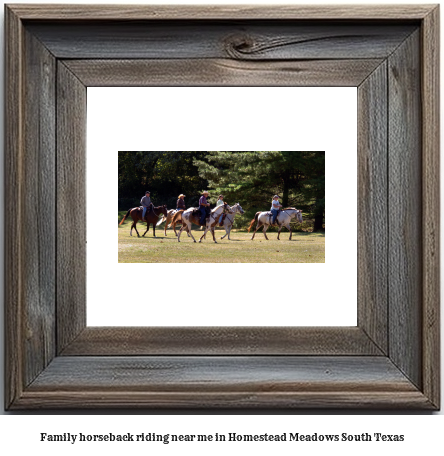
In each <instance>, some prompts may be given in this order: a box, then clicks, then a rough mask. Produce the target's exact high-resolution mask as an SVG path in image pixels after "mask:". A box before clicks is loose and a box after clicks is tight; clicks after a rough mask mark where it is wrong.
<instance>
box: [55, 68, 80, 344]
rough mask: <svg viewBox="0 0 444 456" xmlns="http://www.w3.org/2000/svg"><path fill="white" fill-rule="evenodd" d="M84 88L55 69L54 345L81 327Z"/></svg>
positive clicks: (67, 340) (66, 340)
mask: <svg viewBox="0 0 444 456" xmlns="http://www.w3.org/2000/svg"><path fill="white" fill-rule="evenodd" d="M85 259H86V87H85V86H84V85H83V84H82V83H81V82H80V81H79V80H78V79H77V78H76V77H75V75H74V74H73V73H71V72H70V71H69V70H68V69H67V68H66V67H65V66H64V65H63V63H60V62H59V63H58V68H57V330H58V331H57V349H58V352H60V351H62V350H63V348H64V347H65V346H66V345H68V344H69V343H70V342H71V341H72V340H73V339H74V338H75V337H77V335H78V334H79V333H80V331H81V330H83V328H84V327H85V326H86V261H85Z"/></svg>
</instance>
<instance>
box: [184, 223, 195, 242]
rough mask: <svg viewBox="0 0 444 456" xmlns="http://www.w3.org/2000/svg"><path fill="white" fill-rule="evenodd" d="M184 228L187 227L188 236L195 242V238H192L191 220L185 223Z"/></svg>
mask: <svg viewBox="0 0 444 456" xmlns="http://www.w3.org/2000/svg"><path fill="white" fill-rule="evenodd" d="M186 228H187V231H188V233H190V236H191V238H192V239H193V241H194V242H196V239H194V236H193V233H192V232H191V222H190V223H189V224H188V223H187V226H186Z"/></svg>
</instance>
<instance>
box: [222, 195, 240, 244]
mask: <svg viewBox="0 0 444 456" xmlns="http://www.w3.org/2000/svg"><path fill="white" fill-rule="evenodd" d="M243 213H244V210H243V209H242V206H241V205H240V204H239V203H236V204H234V205H233V206H231V210H230V211H229V212H228V213H227V214H226V216H225V218H224V220H223V222H222V226H223V227H224V228H225V234H224V235H223V236H222V237H221V239H223V238H224V237H226V236H227V235H228V239H229V240H230V241H231V239H230V232H231V228H233V223H234V217H235V216H236V214H241V215H242V214H243Z"/></svg>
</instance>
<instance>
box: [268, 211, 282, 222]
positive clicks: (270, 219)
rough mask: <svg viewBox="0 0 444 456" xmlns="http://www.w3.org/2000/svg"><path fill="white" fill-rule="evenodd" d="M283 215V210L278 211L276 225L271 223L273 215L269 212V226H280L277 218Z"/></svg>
mask: <svg viewBox="0 0 444 456" xmlns="http://www.w3.org/2000/svg"><path fill="white" fill-rule="evenodd" d="M280 213H281V210H279V211H278V213H277V216H276V222H275V223H271V222H272V221H273V214H272V213H271V211H268V212H267V215H268V221H269V225H270V226H279V223H277V218H278V217H279V214H280Z"/></svg>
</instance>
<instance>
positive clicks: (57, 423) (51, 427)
mask: <svg viewBox="0 0 444 456" xmlns="http://www.w3.org/2000/svg"><path fill="white" fill-rule="evenodd" d="M24 3H36V2H31V1H25V2H24ZM48 3H49V2H48ZM53 3H60V0H58V1H55V2H53ZM77 3H89V2H88V1H83V2H82V1H80V0H77ZM94 3H111V2H110V1H101V0H94ZM132 3H140V2H137V1H136V0H132ZM151 3H168V2H166V1H155V0H152V2H151ZM171 3H177V0H173V1H172V2H171ZM183 3H186V2H183ZM191 3H205V4H207V3H213V2H210V1H209V0H204V1H203V2H200V1H198V0H194V1H192V2H191ZM218 3H220V4H227V3H234V4H235V3H239V1H236V0H235V1H232V2H230V1H228V0H225V1H222V0H220V1H219V2H218ZM242 3H251V4H259V3H269V2H263V1H261V0H253V1H248V0H242ZM279 3H281V4H284V3H286V4H288V3H290V4H295V3H296V4H297V3H298V2H295V1H290V2H289V1H285V0H280V1H279ZM301 3H302V4H306V3H307V1H306V0H305V1H302V2H301ZM311 3H312V4H315V3H318V4H326V3H329V4H331V3H335V2H332V1H328V0H318V1H316V0H315V1H312V2H311ZM339 3H341V4H345V3H351V4H353V3H358V2H357V1H347V0H340V2H339ZM365 3H381V1H380V0H376V1H372V0H366V1H365ZM392 3H401V4H404V3H429V2H424V1H422V2H421V1H419V0H418V1H413V2H412V1H408V0H401V1H392ZM438 3H439V2H438ZM2 11H3V9H2V10H1V11H0V14H1V15H3V12H2ZM2 27H3V23H2ZM2 35H3V30H2ZM0 53H3V47H0ZM2 60H3V59H2ZM1 78H2V80H3V70H2V73H1ZM2 85H3V84H2ZM0 97H3V92H0ZM0 131H1V135H2V136H3V123H0ZM0 169H1V170H3V159H1V160H0ZM1 174H2V175H3V172H2V173H1ZM443 196H444V195H442V199H441V201H444V197H443ZM3 201H4V194H3V186H0V209H1V211H0V218H1V220H0V222H1V223H0V226H1V227H3V226H4V225H3V219H4V216H5V215H4V206H3ZM441 235H442V233H441ZM443 244H444V243H443ZM443 244H442V245H443ZM3 252H4V247H3V237H0V253H1V256H2V257H3ZM441 258H442V252H441ZM0 268H1V269H2V270H1V274H0V284H3V280H4V279H3V278H4V270H3V262H2V263H1V265H0ZM443 272H444V271H443V269H442V268H441V274H442V273H443ZM0 288H2V287H1V285H0ZM0 300H2V303H3V293H1V294H0ZM441 301H442V299H441ZM2 307H3V305H2ZM3 315H4V314H3V312H0V323H2V324H0V332H1V333H0V344H2V343H3V340H4V333H3ZM443 315H444V312H442V313H441V328H444V324H443ZM442 340H444V337H442ZM443 353H444V347H443V346H442V349H441V357H442V354H443ZM441 364H442V365H444V363H441ZM3 365H4V364H3V350H0V366H1V367H0V400H1V402H2V403H3V381H4V373H3ZM441 381H442V383H444V376H442V380H441ZM443 386H444V385H443V384H442V386H441V391H443V390H444V387H443ZM0 410H1V408H0ZM105 413H106V412H105ZM141 413H142V415H138V414H132V415H131V416H125V417H124V416H118V415H116V416H88V415H87V416H85V415H82V414H81V415H76V414H70V415H66V416H59V415H51V414H50V413H49V414H46V415H45V416H34V415H31V416H23V415H14V414H12V413H5V415H3V416H2V417H1V419H0V445H1V449H2V450H5V451H13V450H12V448H14V450H15V452H17V454H25V452H28V454H29V453H31V452H32V453H33V454H34V453H37V454H40V453H44V454H47V455H52V454H54V455H59V454H60V452H61V450H63V452H64V453H68V452H71V454H78V452H79V448H78V447H76V446H75V445H72V448H71V447H70V446H69V445H66V446H65V445H63V446H59V445H57V444H56V445H54V446H48V445H45V446H38V445H37V440H38V439H39V433H40V432H47V431H49V432H51V431H53V432H65V431H68V432H69V431H70V432H85V433H86V432H89V433H94V432H97V433H99V432H107V431H108V432H110V431H113V430H114V431H116V430H117V429H119V430H120V432H125V431H127V430H131V431H134V432H137V431H139V432H141V431H143V432H148V431H150V430H151V431H152V432H153V431H154V432H159V433H160V432H176V433H179V432H187V431H196V430H202V432H212V431H213V430H216V431H217V430H219V432H224V431H225V432H239V433H248V432H253V431H257V432H265V431H266V430H267V429H270V427H269V425H270V426H272V428H273V429H278V430H279V431H280V430H282V431H288V432H295V431H296V432H297V431H298V430H299V432H308V433H314V432H335V431H336V430H341V429H344V430H345V431H346V432H365V431H370V432H372V431H374V432H379V431H381V432H386V433H397V432H398V433H400V432H404V433H405V434H406V435H407V436H408V437H409V438H408V440H407V441H406V443H405V444H401V445H399V446H398V445H395V444H392V443H389V444H382V445H377V444H376V443H372V444H370V445H367V444H364V445H361V446H357V444H352V445H349V444H338V445H335V446H331V445H328V446H324V445H323V446H303V447H301V446H297V447H294V446H288V447H286V448H285V450H284V449H283V448H282V447H277V446H272V447H271V446H269V445H266V444H262V445H255V447H254V451H257V452H259V453H261V454H262V453H266V452H267V453H270V452H271V451H277V450H278V451H279V454H283V455H284V454H291V455H294V454H297V453H298V452H299V451H300V450H301V449H305V450H307V449H309V450H310V452H311V453H312V454H315V455H318V454H319V455H320V454H326V453H327V452H336V451H340V452H341V454H344V455H348V454H350V455H353V456H355V455H356V454H357V453H358V451H359V454H361V455H365V456H367V455H368V456H370V455H371V456H373V455H374V454H376V453H382V454H395V452H396V453H398V454H399V453H401V454H408V453H410V452H411V453H413V452H415V453H417V454H418V453H419V452H424V451H426V452H430V451H432V450H434V451H435V452H439V449H440V448H442V447H443V441H442V429H443V424H444V421H443V412H436V413H434V414H433V415H439V416H424V415H423V414H411V415H410V416H399V415H397V414H396V413H393V412H392V413H390V414H385V413H384V414H382V413H381V412H380V415H374V414H372V413H371V412H364V413H363V412H357V414H356V415H357V416H349V415H321V416H318V415H317V412H316V411H315V412H313V413H314V415H315V416H310V415H308V416H307V414H306V413H304V412H298V411H290V412H288V414H283V415H278V416H275V415H267V414H266V413H265V414H261V412H260V411H256V413H258V414H259V415H258V416H251V415H235V416H224V415H212V416H207V415H193V416H179V415H177V414H174V413H171V414H168V412H166V415H160V416H157V415H153V413H149V412H148V413H144V412H141ZM401 413H402V414H403V415H405V414H406V413H405V412H401ZM393 415H395V416H393ZM301 429H302V430H303V431H301ZM341 432H342V431H341ZM164 446H165V447H167V448H166V449H163V448H162V447H149V448H148V449H147V448H145V447H140V448H138V449H137V450H136V451H133V452H132V454H143V455H146V454H149V452H150V449H152V448H155V451H156V453H155V454H157V455H159V454H162V453H165V452H167V451H170V452H172V451H174V452H175V454H177V449H178V448H180V450H181V451H185V452H186V453H188V452H191V451H192V452H193V453H194V454H199V453H198V448H200V452H201V453H203V452H205V454H206V455H207V454H209V453H210V452H211V453H212V454H224V455H225V454H226V453H227V448H228V451H230V452H234V451H235V450H236V449H237V450H238V452H237V453H236V454H239V453H240V452H245V453H246V452H247V449H246V448H245V446H243V447H241V446H237V444H236V446H234V445H233V446H232V447H223V449H219V448H217V449H216V447H213V446H211V447H208V446H204V447H197V445H194V446H192V447H191V446H187V447H177V446H168V445H164ZM168 447H169V448H168ZM101 448H103V447H101ZM125 448H127V447H125ZM142 448H143V449H142ZM202 448H203V450H202ZM248 448H252V447H248ZM96 449H97V447H94V446H91V447H83V448H82V451H83V452H84V453H85V454H96ZM106 450H107V453H108V454H121V453H122V447H121V446H119V445H112V446H111V445H107V447H106ZM357 450H358V451H357ZM250 451H251V450H250ZM74 452H75V453H74Z"/></svg>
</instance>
